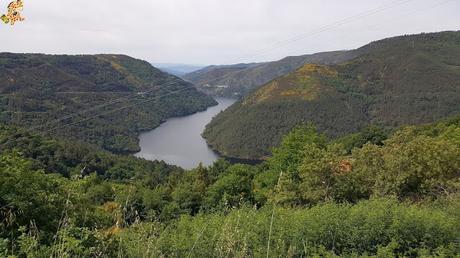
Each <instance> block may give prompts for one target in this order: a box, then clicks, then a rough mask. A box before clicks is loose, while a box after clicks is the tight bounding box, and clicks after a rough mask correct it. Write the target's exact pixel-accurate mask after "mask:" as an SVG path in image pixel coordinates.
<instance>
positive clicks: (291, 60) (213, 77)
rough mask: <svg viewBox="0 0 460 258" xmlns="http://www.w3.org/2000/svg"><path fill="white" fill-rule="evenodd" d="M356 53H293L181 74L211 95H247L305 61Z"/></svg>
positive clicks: (325, 61) (337, 59)
mask: <svg viewBox="0 0 460 258" xmlns="http://www.w3.org/2000/svg"><path fill="white" fill-rule="evenodd" d="M355 56H356V53H355V52H354V51H334V52H324V53H317V54H312V55H302V56H291V57H286V58H283V59H281V60H278V61H273V62H265V63H251V64H236V65H223V66H208V67H205V68H203V69H201V70H198V71H195V72H192V73H189V74H186V75H184V76H182V77H183V78H184V79H185V80H188V81H190V82H192V83H193V84H195V85H196V86H197V88H198V89H200V90H201V91H203V92H205V93H207V94H210V95H214V96H226V97H234V96H245V95H247V94H248V93H250V92H251V91H253V90H254V89H256V88H258V87H259V86H262V85H263V84H265V83H267V82H269V81H271V80H273V79H275V78H277V77H279V76H282V75H285V74H287V73H290V72H293V71H295V70H296V69H297V68H299V67H301V66H302V65H304V64H307V63H315V64H337V63H341V62H344V61H347V60H350V59H352V58H354V57H355Z"/></svg>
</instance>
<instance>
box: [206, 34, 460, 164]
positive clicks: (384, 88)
mask: <svg viewBox="0 0 460 258" xmlns="http://www.w3.org/2000/svg"><path fill="white" fill-rule="evenodd" d="M354 53H357V55H358V57H356V58H354V59H352V60H348V61H346V62H343V63H340V64H337V65H332V66H331V65H327V66H326V65H313V64H306V65H304V66H302V67H301V68H299V69H297V70H296V71H295V72H293V73H290V74H287V75H284V76H282V77H279V78H277V79H275V80H273V81H271V82H269V83H267V84H266V85H264V86H263V87H261V88H260V89H258V90H256V91H254V92H253V93H251V94H250V95H249V96H247V97H245V98H244V99H242V100H240V101H239V102H237V103H236V104H234V105H233V106H232V107H230V108H229V109H227V110H226V111H224V112H223V113H221V114H219V115H218V116H217V117H215V118H214V119H213V120H212V122H211V123H210V124H209V125H208V126H207V127H206V130H205V132H204V134H203V135H204V137H205V138H206V139H207V141H208V143H209V144H210V145H211V146H212V147H213V148H214V149H215V150H217V151H218V152H220V153H222V154H223V155H225V156H228V157H234V158H244V159H265V158H266V157H267V156H269V155H270V153H271V152H270V150H271V148H273V147H275V146H277V145H278V144H279V143H280V142H281V138H282V136H283V135H285V134H286V133H287V132H289V131H290V130H291V129H292V128H294V127H295V126H297V125H299V124H302V123H308V122H312V123H314V124H315V125H316V126H317V128H318V129H319V130H320V132H322V133H325V134H327V135H328V136H329V137H333V138H337V137H342V136H344V135H347V134H350V133H355V132H358V131H360V130H363V129H365V128H366V127H369V126H373V125H377V126H380V127H382V128H384V129H386V130H390V129H391V128H395V127H398V126H401V125H406V124H421V123H429V122H434V121H437V120H439V119H442V118H445V117H450V116H453V115H457V114H460V104H459V103H460V84H459V79H460V69H459V67H460V63H459V62H458V60H460V32H441V33H431V34H420V35H410V36H402V37H396V38H390V39H385V40H381V41H377V42H373V43H371V44H369V45H366V46H364V47H362V48H360V49H357V50H355V51H354Z"/></svg>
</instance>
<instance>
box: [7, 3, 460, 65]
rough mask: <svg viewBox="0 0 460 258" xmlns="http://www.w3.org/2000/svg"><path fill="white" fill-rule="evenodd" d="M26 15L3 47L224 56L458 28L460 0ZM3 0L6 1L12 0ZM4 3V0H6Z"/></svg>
mask: <svg viewBox="0 0 460 258" xmlns="http://www.w3.org/2000/svg"><path fill="white" fill-rule="evenodd" d="M24 2H25V10H24V16H25V17H26V19H27V20H26V21H25V22H23V23H21V24H17V25H16V26H14V27H10V26H5V25H2V26H0V36H1V42H2V43H1V45H0V51H9V52H42V53H51V54H55V53H56V54H57V53H66V54H81V53H87V54H94V53H123V54H128V55H132V56H134V57H137V58H142V59H145V60H148V61H151V62H157V63H158V62H167V63H190V64H222V63H235V62H251V61H263V60H273V59H278V58H282V57H284V56H287V55H298V54H305V53H313V52H318V51H327V50H336V49H349V48H356V47H359V46H361V45H363V44H365V43H367V42H369V41H372V40H375V39H379V38H384V37H388V36H393V35H400V34H408V33H419V32H430V31H440V30H457V29H458V13H457V12H456V11H455V10H459V9H460V4H459V2H458V1H446V0H417V1H414V0H413V1H409V2H407V3H405V4H401V5H397V6H394V7H393V8H391V9H388V10H385V11H382V12H379V13H376V14H373V15H370V16H365V17H359V19H356V20H353V21H352V22H350V23H347V24H343V25H340V26H335V27H333V28H331V29H328V30H325V31H322V32H321V33H318V34H315V35H314V36H309V37H305V38H304V39H302V40H298V41H295V42H290V41H288V42H290V44H286V43H283V44H280V45H279V46H277V47H276V48H274V49H273V50H271V51H265V52H264V51H262V54H261V55H255V53H260V52H261V50H263V49H271V47H272V46H273V44H274V43H276V42H279V41H283V40H286V39H290V38H293V37H296V36H298V35H302V34H306V35H309V33H311V32H314V31H317V30H318V28H322V27H324V26H325V25H328V24H333V23H334V22H336V21H340V20H342V19H344V18H347V17H352V16H355V15H356V14H359V13H362V12H364V11H366V10H370V9H373V8H376V7H379V6H382V5H394V3H398V2H403V1H402V0H399V1H395V0H385V1H380V0H379V1H377V0H350V1H343V0H330V1H321V0H282V1H281V0H231V1H229V0H137V1H131V0H130V1H128V0H123V1H122V0H97V1H94V0H35V1H33V0H24ZM0 3H3V4H4V5H5V9H6V4H5V1H1V2H0ZM0 7H1V8H3V7H2V6H0Z"/></svg>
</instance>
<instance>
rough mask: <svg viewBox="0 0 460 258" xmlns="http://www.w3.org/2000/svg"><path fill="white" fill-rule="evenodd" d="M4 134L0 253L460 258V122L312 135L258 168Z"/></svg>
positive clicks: (301, 131)
mask: <svg viewBox="0 0 460 258" xmlns="http://www.w3.org/2000/svg"><path fill="white" fill-rule="evenodd" d="M0 132H1V133H0V150H1V154H0V207H1V208H0V214H1V221H0V254H1V255H2V256H11V255H12V256H17V257H23V256H29V257H50V256H51V257H114V256H118V257H184V256H185V257H216V256H217V257H245V256H250V257H266V256H267V255H268V256H269V257H278V256H286V257H306V256H316V257H320V256H326V257H335V256H346V257H361V256H362V257H393V256H394V257H396V256H398V257H401V256H407V257H414V256H420V257H431V256H439V257H455V256H457V255H458V254H459V253H460V245H459V243H458V239H459V237H460V235H459V232H460V214H459V212H458V211H459V210H460V207H459V203H460V202H459V201H460V199H459V190H460V160H459V159H458V157H459V156H460V118H459V117H456V118H452V119H450V120H445V121H442V122H439V123H436V124H429V125H423V126H407V127H402V128H400V129H398V130H395V131H393V132H388V131H385V130H381V129H379V128H377V127H371V128H368V129H367V130H365V131H362V132H359V133H356V134H353V135H349V136H346V137H343V138H339V139H335V140H334V139H330V138H328V137H327V136H326V135H324V134H320V133H318V132H317V130H316V129H315V128H314V126H312V125H304V126H299V127H296V128H295V129H294V130H292V131H291V132H290V133H289V134H288V135H286V136H285V137H284V138H283V141H282V144H281V145H280V146H279V147H277V148H275V149H274V150H273V155H272V157H270V158H269V159H268V160H267V161H266V162H264V163H262V164H259V165H256V166H250V165H242V164H233V165H232V164H229V163H228V162H226V161H224V160H219V161H217V162H216V163H215V164H214V165H212V166H210V167H207V168H205V167H202V166H199V167H197V168H196V169H193V170H189V171H183V170H181V169H179V168H176V167H171V166H167V165H165V164H164V163H162V162H150V161H145V160H139V159H136V158H134V157H127V156H118V155H114V154H110V153H108V152H105V151H100V150H98V149H97V148H95V147H92V146H90V145H87V144H81V145H75V146H73V145H72V144H69V143H66V142H62V141H56V140H50V139H47V138H43V137H42V136H37V135H34V134H31V133H29V132H24V131H22V130H18V129H14V128H9V127H2V128H1V130H0Z"/></svg>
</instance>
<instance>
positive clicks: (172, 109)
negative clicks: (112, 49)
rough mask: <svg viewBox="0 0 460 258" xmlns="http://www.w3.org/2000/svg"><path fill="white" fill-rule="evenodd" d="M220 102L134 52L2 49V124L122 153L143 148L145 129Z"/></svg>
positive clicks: (0, 90) (0, 121)
mask: <svg viewBox="0 0 460 258" xmlns="http://www.w3.org/2000/svg"><path fill="white" fill-rule="evenodd" d="M214 104H216V102H215V101H214V100H213V99H212V98H210V97H208V96H205V95H204V94H202V93H199V92H198V91H197V90H195V88H194V87H193V86H192V85H191V84H190V83H186V82H184V81H183V80H181V79H179V78H177V77H174V76H171V75H168V74H166V73H163V72H161V71H160V70H158V69H156V68H154V67H152V66H151V65H150V64H149V63H147V62H145V61H141V60H137V59H134V58H131V57H128V56H123V55H93V56H90V55H84V56H83V55H81V56H66V55H41V54H11V53H1V54H0V123H2V124H8V125H15V126H21V127H28V128H30V129H36V131H39V132H44V133H45V134H50V135H53V136H59V137H61V138H65V139H75V140H82V141H85V142H89V143H92V144H96V145H99V146H101V147H103V148H105V149H107V150H110V151H113V152H117V153H131V152H135V151H138V150H139V146H138V139H137V136H138V133H139V132H141V131H145V130H149V129H153V128H155V127H157V126H158V125H159V124H160V123H161V122H162V121H164V120H165V119H167V118H169V117H173V116H181V115H186V114H191V113H194V112H197V111H201V110H204V109H206V108H207V107H208V106H210V105H214ZM87 118H92V119H87Z"/></svg>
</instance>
